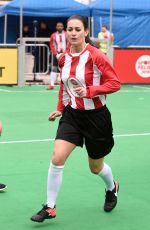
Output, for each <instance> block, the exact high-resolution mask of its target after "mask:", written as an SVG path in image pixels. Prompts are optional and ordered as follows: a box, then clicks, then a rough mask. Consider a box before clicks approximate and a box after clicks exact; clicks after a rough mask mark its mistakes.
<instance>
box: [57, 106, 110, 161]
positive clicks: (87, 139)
mask: <svg viewBox="0 0 150 230" xmlns="http://www.w3.org/2000/svg"><path fill="white" fill-rule="evenodd" d="M56 139H61V140H66V141H68V142H71V143H73V144H75V145H76V146H81V147H83V144H85V146H86V150H87V152H88V155H89V157H90V158H92V159H99V158H102V157H104V156H106V155H107V154H108V153H110V152H111V149H112V147H113V146H114V139H113V128H112V122H111V114H110V112H109V110H108V109H107V107H106V106H103V107H102V108H101V109H95V110H86V111H85V110H76V109H73V108H71V107H70V106H67V107H66V108H65V109H64V111H63V114H62V117H61V119H60V121H59V126H58V130H57V134H56Z"/></svg>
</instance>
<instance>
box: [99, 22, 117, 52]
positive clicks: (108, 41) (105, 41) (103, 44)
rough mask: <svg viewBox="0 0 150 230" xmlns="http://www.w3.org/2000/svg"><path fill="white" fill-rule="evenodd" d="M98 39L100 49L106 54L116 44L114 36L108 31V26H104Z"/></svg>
mask: <svg viewBox="0 0 150 230" xmlns="http://www.w3.org/2000/svg"><path fill="white" fill-rule="evenodd" d="M98 39H99V49H100V50H101V51H102V52H103V53H104V54H107V52H108V50H109V48H110V46H112V44H113V42H114V35H113V34H112V33H110V32H109V31H108V28H107V26H106V25H102V29H101V32H99V33H98Z"/></svg>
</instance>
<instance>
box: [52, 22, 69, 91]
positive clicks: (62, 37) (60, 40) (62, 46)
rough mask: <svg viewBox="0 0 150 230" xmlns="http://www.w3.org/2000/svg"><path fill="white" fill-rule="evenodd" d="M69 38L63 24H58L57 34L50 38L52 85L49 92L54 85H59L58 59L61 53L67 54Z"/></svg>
mask: <svg viewBox="0 0 150 230" xmlns="http://www.w3.org/2000/svg"><path fill="white" fill-rule="evenodd" d="M67 44H68V42H67V36H66V31H64V25H63V23H62V22H58V23H57V24H56V32H54V33H53V34H52V35H51V36H50V50H51V52H52V56H51V63H52V66H51V74H50V78H51V85H49V86H48V89H49V90H52V89H53V88H54V84H58V82H57V76H58V73H59V69H58V61H57V59H58V57H59V55H60V54H61V53H63V52H65V50H66V48H67Z"/></svg>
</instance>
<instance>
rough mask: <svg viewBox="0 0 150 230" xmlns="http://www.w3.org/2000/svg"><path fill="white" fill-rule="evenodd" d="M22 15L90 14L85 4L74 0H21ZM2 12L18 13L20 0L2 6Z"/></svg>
mask: <svg viewBox="0 0 150 230" xmlns="http://www.w3.org/2000/svg"><path fill="white" fill-rule="evenodd" d="M22 5H23V15H24V16H36V17H68V16H70V15H73V14H81V15H84V16H89V15H90V9H89V7H88V6H87V5H84V4H81V3H78V2H76V1H74V0H49V1H48V0H38V1H36V0H22ZM2 11H3V13H5V14H8V15H19V13H20V0H14V1H12V2H10V3H9V4H7V5H6V6H4V7H3V9H2Z"/></svg>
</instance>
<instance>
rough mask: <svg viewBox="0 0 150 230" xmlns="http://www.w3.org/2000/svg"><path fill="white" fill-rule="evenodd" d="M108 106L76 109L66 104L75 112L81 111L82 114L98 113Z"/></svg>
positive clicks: (67, 107)
mask: <svg viewBox="0 0 150 230" xmlns="http://www.w3.org/2000/svg"><path fill="white" fill-rule="evenodd" d="M106 108H107V107H106V105H103V106H102V107H101V108H98V109H89V110H80V109H74V108H72V107H71V106H70V105H67V106H66V109H68V110H70V111H73V112H75V113H80V114H85V113H86V114H87V113H96V112H100V111H103V110H105V109H106Z"/></svg>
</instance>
